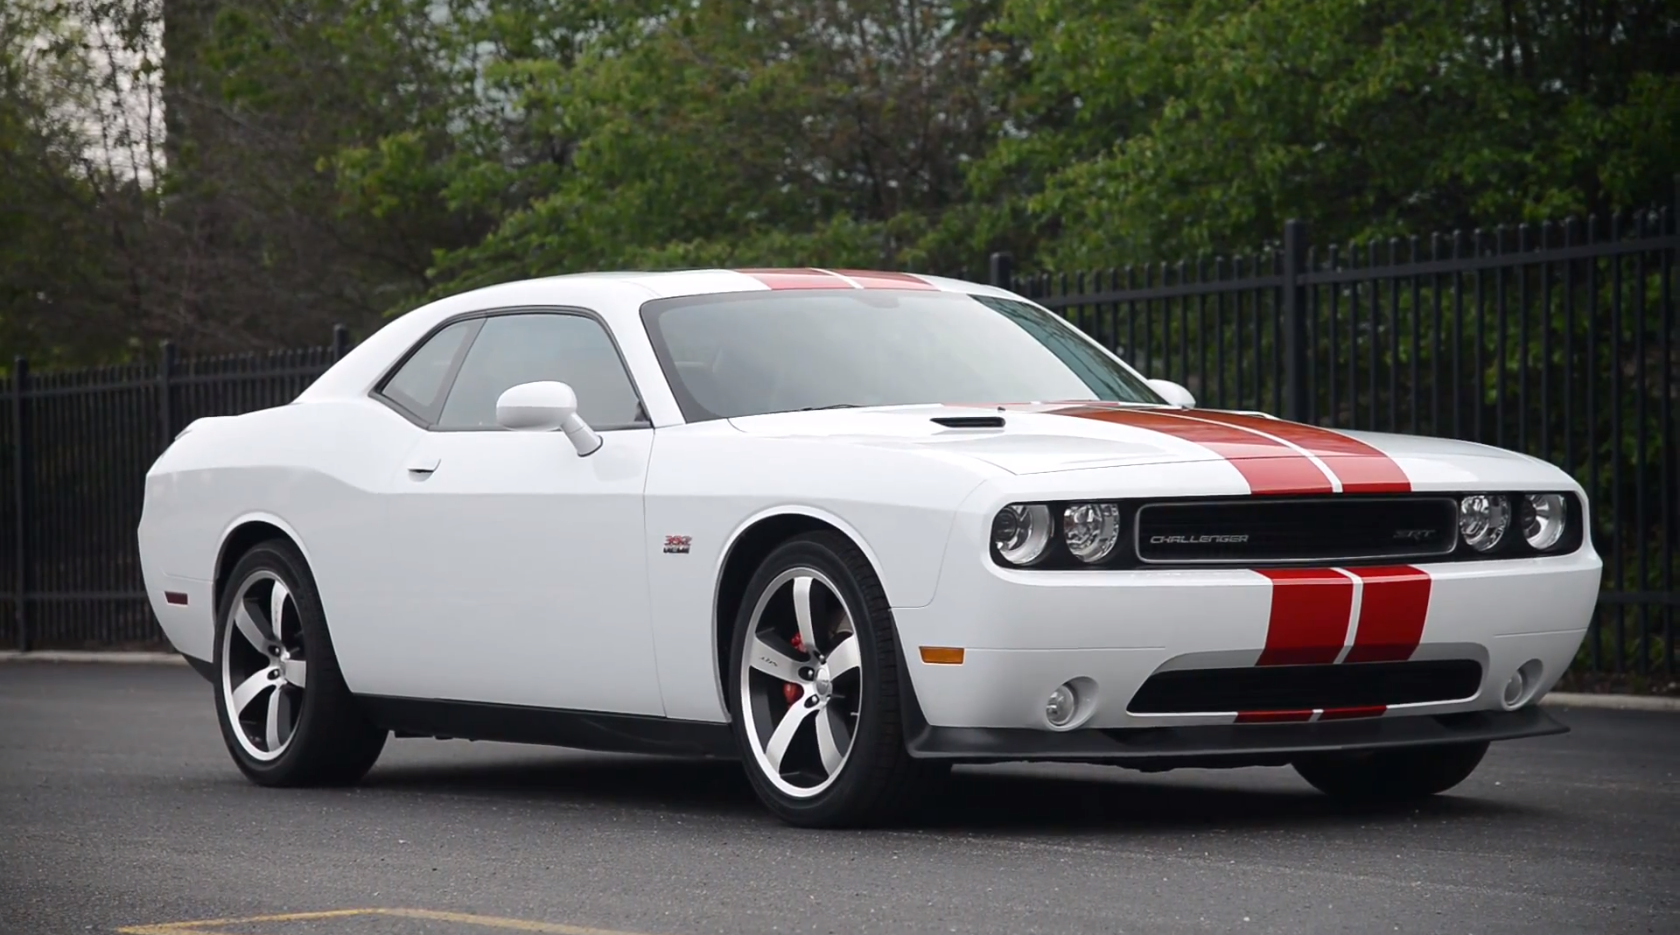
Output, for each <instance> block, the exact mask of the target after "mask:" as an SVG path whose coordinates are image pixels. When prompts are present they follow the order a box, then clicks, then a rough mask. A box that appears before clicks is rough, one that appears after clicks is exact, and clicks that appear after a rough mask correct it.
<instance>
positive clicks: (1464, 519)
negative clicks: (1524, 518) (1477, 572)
mask: <svg viewBox="0 0 1680 935" xmlns="http://www.w3.org/2000/svg"><path fill="white" fill-rule="evenodd" d="M1510 525H1511V502H1510V500H1508V499H1506V497H1505V495H1503V494H1496V493H1477V494H1471V495H1470V496H1468V497H1465V498H1464V499H1463V500H1461V501H1459V504H1458V533H1459V535H1461V536H1463V537H1464V544H1465V545H1468V546H1470V547H1471V548H1472V549H1475V550H1476V551H1478V552H1487V551H1490V550H1492V549H1493V548H1494V547H1495V546H1497V545H1499V543H1500V542H1502V541H1504V539H1505V530H1506V529H1507V528H1509V527H1510Z"/></svg>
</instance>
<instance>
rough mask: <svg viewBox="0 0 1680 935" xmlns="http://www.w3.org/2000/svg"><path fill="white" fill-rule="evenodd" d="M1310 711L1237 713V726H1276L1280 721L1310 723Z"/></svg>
mask: <svg viewBox="0 0 1680 935" xmlns="http://www.w3.org/2000/svg"><path fill="white" fill-rule="evenodd" d="M1312 716H1313V713H1312V711H1310V710H1308V711H1238V712H1237V723H1238V724H1276V723H1278V722H1280V721H1310V720H1312Z"/></svg>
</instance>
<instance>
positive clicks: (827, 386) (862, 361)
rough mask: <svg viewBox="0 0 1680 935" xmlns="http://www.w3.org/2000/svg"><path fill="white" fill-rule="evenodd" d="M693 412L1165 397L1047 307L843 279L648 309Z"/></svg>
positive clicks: (656, 341)
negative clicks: (839, 286) (824, 285)
mask: <svg viewBox="0 0 1680 935" xmlns="http://www.w3.org/2000/svg"><path fill="white" fill-rule="evenodd" d="M642 318H643V321H644V323H645V324H646V325H647V330H648V336H649V337H650V338H651V339H652V342H653V347H654V351H655V353H656V354H658V356H659V362H660V366H661V367H663V368H664V370H665V374H666V378H667V380H669V381H670V383H671V388H672V391H673V392H674V394H675V395H676V397H677V402H678V404H679V405H681V406H682V409H683V415H684V417H685V418H687V419H688V420H689V421H697V420H701V419H708V418H719V417H725V418H727V417H731V416H744V415H755V414H758V413H764V412H784V411H788V410H794V409H805V408H816V407H827V406H839V405H853V406H888V405H905V404H913V403H970V404H986V403H1008V402H1040V401H1045V402H1048V401H1062V400H1109V401H1115V402H1140V403H1155V404H1160V403H1163V402H1164V400H1162V399H1161V398H1160V397H1159V396H1158V395H1156V394H1155V392H1154V391H1153V390H1151V389H1150V388H1149V387H1148V385H1147V384H1145V383H1144V382H1143V380H1142V379H1141V378H1140V377H1138V376H1137V375H1136V374H1134V373H1132V372H1131V371H1130V370H1127V369H1126V368H1125V367H1123V366H1121V365H1120V364H1118V363H1116V362H1115V361H1114V359H1113V358H1111V357H1109V356H1108V355H1106V354H1104V353H1103V352H1102V351H1101V350H1100V349H1098V348H1096V347H1094V346H1093V345H1091V344H1090V343H1089V342H1088V341H1086V340H1085V339H1084V337H1083V336H1082V335H1080V334H1079V333H1078V332H1077V331H1075V330H1074V329H1073V327H1072V326H1071V325H1069V324H1067V323H1066V322H1065V321H1063V320H1062V319H1060V318H1058V317H1057V316H1055V315H1052V314H1049V313H1047V312H1045V311H1043V310H1042V309H1039V308H1037V307H1035V306H1032V305H1028V304H1026V303H1023V302H1018V301H1014V300H1008V299H995V298H990V297H982V296H969V295H960V294H957V293H948V292H911V291H902V292H900V291H886V290H873V289H868V290H843V291H841V290H836V291H828V290H822V291H809V292H793V291H782V292H757V293H733V294H729V295H709V296H690V297H683V298H677V299H659V300H655V301H653V302H649V303H647V304H646V305H644V306H643V308H642Z"/></svg>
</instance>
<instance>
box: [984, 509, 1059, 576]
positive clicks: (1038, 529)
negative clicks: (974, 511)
mask: <svg viewBox="0 0 1680 935" xmlns="http://www.w3.org/2000/svg"><path fill="white" fill-rule="evenodd" d="M1049 545H1050V508H1049V507H1047V506H1045V505H1044V504H1042V503H1011V504H1010V505H1008V506H1006V507H1004V508H1003V509H1001V510H999V511H998V515H997V516H996V517H994V518H993V519H992V548H995V549H997V550H998V554H999V555H1001V556H1003V560H1004V561H1006V562H1008V563H1009V564H1011V565H1031V564H1032V563H1033V562H1036V561H1038V560H1039V559H1041V558H1043V557H1044V551H1045V549H1046V548H1047V547H1048V546H1049Z"/></svg>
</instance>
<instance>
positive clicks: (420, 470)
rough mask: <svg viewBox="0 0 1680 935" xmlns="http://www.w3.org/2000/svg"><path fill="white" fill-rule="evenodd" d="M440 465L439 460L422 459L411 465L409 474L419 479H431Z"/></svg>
mask: <svg viewBox="0 0 1680 935" xmlns="http://www.w3.org/2000/svg"><path fill="white" fill-rule="evenodd" d="M439 463H440V459H438V458H420V459H418V460H416V461H414V462H412V463H410V464H409V466H408V473H409V474H411V475H414V476H417V477H429V476H431V473H432V472H433V471H435V470H437V468H438V464H439Z"/></svg>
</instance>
